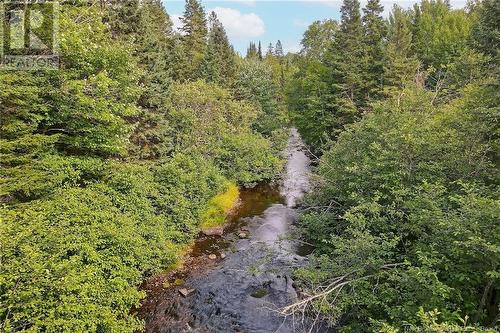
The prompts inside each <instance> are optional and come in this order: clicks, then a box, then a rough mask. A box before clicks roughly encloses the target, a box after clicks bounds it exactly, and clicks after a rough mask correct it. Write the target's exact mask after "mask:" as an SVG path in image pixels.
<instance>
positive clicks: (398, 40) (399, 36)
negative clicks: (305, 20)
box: [384, 5, 418, 96]
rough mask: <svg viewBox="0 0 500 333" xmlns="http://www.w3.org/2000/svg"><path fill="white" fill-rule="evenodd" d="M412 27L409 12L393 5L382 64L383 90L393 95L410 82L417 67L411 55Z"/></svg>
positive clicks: (416, 62)
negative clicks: (383, 62)
mask: <svg viewBox="0 0 500 333" xmlns="http://www.w3.org/2000/svg"><path fill="white" fill-rule="evenodd" d="M411 47H412V29H411V16H410V14H409V13H408V12H407V11H405V10H404V9H402V8H401V7H399V6H397V5H395V6H394V8H393V10H392V12H391V15H390V17H389V33H388V44H387V51H386V59H385V66H384V72H385V74H384V92H385V94H386V95H388V96H392V95H395V94H396V93H397V92H399V91H401V89H403V88H404V86H405V84H407V83H408V82H410V81H411V80H412V79H413V78H414V76H415V74H416V71H417V69H418V61H417V60H416V59H415V58H414V57H413V56H412V55H411Z"/></svg>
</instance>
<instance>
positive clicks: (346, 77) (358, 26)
mask: <svg viewBox="0 0 500 333" xmlns="http://www.w3.org/2000/svg"><path fill="white" fill-rule="evenodd" d="M341 13H342V16H341V23H340V28H339V30H338V32H337V33H336V34H335V38H334V40H333V43H332V44H331V47H330V49H329V50H328V52H327V53H326V54H325V62H326V65H327V67H328V70H329V72H330V73H329V74H328V75H327V76H326V78H325V80H326V84H327V85H328V86H329V87H330V92H329V94H326V95H325V96H324V97H323V98H324V99H325V102H324V103H325V104H326V105H328V106H329V112H332V113H333V124H332V125H331V127H332V128H334V129H335V130H334V131H333V133H328V136H329V137H336V136H337V134H338V133H339V131H341V130H343V128H344V126H345V125H346V124H350V123H352V122H354V121H355V120H356V119H358V118H359V116H360V111H359V108H360V107H363V106H365V101H366V100H365V98H366V94H365V93H364V90H363V88H364V83H363V67H364V66H363V59H364V45H363V40H364V34H363V25H362V22H361V15H360V5H359V1H358V0H344V3H343V5H342V7H341Z"/></svg>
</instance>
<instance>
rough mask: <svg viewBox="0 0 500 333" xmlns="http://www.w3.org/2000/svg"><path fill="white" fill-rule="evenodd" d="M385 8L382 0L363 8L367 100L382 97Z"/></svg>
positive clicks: (370, 2)
mask: <svg viewBox="0 0 500 333" xmlns="http://www.w3.org/2000/svg"><path fill="white" fill-rule="evenodd" d="M383 11H384V7H383V6H382V5H381V4H380V0H369V1H368V3H367V4H366V7H365V8H363V13H364V16H363V27H364V34H365V36H364V37H365V39H364V44H365V47H366V50H365V59H364V61H365V64H364V65H365V68H364V71H365V72H364V83H365V90H366V91H365V94H366V96H367V99H368V100H370V99H377V98H379V97H380V96H381V92H382V82H383V74H384V63H383V61H384V59H383V58H384V39H385V36H386V33H387V28H386V25H385V22H384V19H383V18H382V12H383Z"/></svg>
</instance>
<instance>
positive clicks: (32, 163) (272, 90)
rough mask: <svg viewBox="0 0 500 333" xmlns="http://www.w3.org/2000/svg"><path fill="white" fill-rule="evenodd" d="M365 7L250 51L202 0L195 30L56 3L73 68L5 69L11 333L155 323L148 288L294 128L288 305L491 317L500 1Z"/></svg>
mask: <svg viewBox="0 0 500 333" xmlns="http://www.w3.org/2000/svg"><path fill="white" fill-rule="evenodd" d="M364 4H365V5H364V6H362V5H361V4H360V2H359V0H343V2H342V7H341V17H340V20H338V21H337V20H334V19H328V20H321V21H316V22H314V23H312V24H311V25H310V26H309V27H308V28H307V30H306V31H305V33H304V35H303V39H302V41H301V48H302V49H301V51H300V52H298V53H291V52H287V53H286V54H285V52H284V49H283V45H282V42H281V41H276V43H271V44H270V45H269V46H263V45H262V43H261V42H260V41H256V42H251V43H250V45H249V46H248V50H247V52H246V54H245V55H240V54H239V53H238V52H237V51H235V49H234V47H233V46H232V45H231V43H230V40H229V38H228V35H227V33H226V30H225V27H224V26H223V24H222V23H221V21H220V20H219V18H218V17H217V15H216V13H215V12H211V13H208V12H207V11H206V10H205V7H204V5H203V4H202V3H201V2H200V1H199V0H186V1H185V9H184V13H183V15H182V17H180V21H181V28H180V30H176V29H174V28H173V23H172V22H173V21H172V18H171V16H170V15H169V14H168V13H167V11H166V9H165V7H164V5H163V4H162V2H161V1H160V0H128V1H120V0H99V1H97V0H93V1H91V0H70V1H61V3H60V7H59V10H60V13H59V17H58V24H59V57H60V68H59V69H57V70H31V71H23V70H16V71H13V70H2V69H1V67H0V120H1V121H0V165H1V169H0V170H1V171H0V331H2V332H120V333H122V332H123V333H126V332H131V333H132V332H140V331H142V330H143V329H144V327H145V323H144V320H143V319H141V318H139V317H138V316H137V315H136V313H135V311H134V309H136V308H138V307H140V306H141V302H142V301H143V300H144V298H145V297H146V292H145V291H144V290H141V288H139V286H140V285H141V283H142V282H143V281H144V280H145V279H147V278H149V277H151V276H154V275H156V274H160V273H162V272H165V271H172V270H176V269H177V268H178V267H179V266H181V265H182V261H183V258H184V257H185V256H186V254H187V253H189V251H190V246H191V245H192V244H193V241H194V240H195V239H196V238H197V237H198V235H199V233H200V231H201V230H203V229H206V228H210V227H214V226H218V225H221V224H222V223H224V220H225V219H226V216H227V215H228V213H229V211H230V210H231V208H232V207H233V206H234V204H235V201H236V200H237V197H238V195H239V191H240V190H243V189H245V188H252V187H254V186H256V185H258V184H262V183H273V182H279V181H280V179H281V178H282V177H283V176H282V175H283V172H284V170H285V169H286V164H287V157H286V156H285V154H283V150H284V149H285V147H286V146H287V141H288V138H289V132H290V130H289V129H290V128H292V127H296V128H297V129H298V131H299V132H300V135H301V136H302V138H303V140H304V142H305V144H306V145H307V148H308V155H309V156H310V157H311V158H312V159H313V175H312V176H311V177H312V183H313V187H312V190H311V191H309V193H308V194H307V195H306V196H305V197H304V198H303V200H301V202H300V205H299V208H298V212H299V215H300V216H299V218H298V221H297V223H296V226H297V229H298V233H297V234H294V237H297V238H298V239H300V241H301V242H303V243H307V244H308V245H310V246H311V247H312V249H313V250H312V252H311V254H309V255H308V260H307V263H306V264H305V265H303V266H301V267H297V268H296V269H294V270H293V272H292V275H293V279H294V283H295V285H296V286H297V289H298V290H300V291H301V292H300V297H299V299H298V300H297V301H296V302H294V303H291V304H289V305H287V306H286V307H284V308H282V309H281V312H282V314H283V315H284V316H291V315H293V314H295V313H303V314H304V313H305V315H306V316H308V317H310V318H316V320H320V321H321V322H322V323H323V326H322V327H328V328H333V329H335V331H338V332H386V333H395V332H407V331H408V332H443V333H444V332H498V329H499V326H498V324H499V322H500V286H499V279H500V271H499V268H500V267H499V263H500V224H499V221H500V201H499V189H498V182H499V178H498V177H499V173H498V172H499V168H498V161H499V151H500V141H499V134H500V132H499V127H498V118H499V116H500V107H499V101H500V93H499V92H500V89H499V88H500V87H499V85H500V83H499V74H500V73H499V71H500V66H499V61H500V53H499V50H500V30H499V29H500V2H499V1H497V0H476V1H469V2H468V3H467V5H466V6H465V7H464V8H461V9H456V8H452V7H451V5H450V4H449V2H447V1H446V0H421V1H420V2H419V3H417V4H415V5H414V6H413V7H409V8H403V7H401V6H398V5H394V7H392V8H388V9H384V8H383V6H382V4H381V1H380V0H368V1H367V2H364ZM6 6H7V7H8V6H9V5H6ZM384 10H387V13H388V14H387V15H384ZM284 37H286V36H284ZM2 39H3V36H2ZM227 332H233V331H229V330H228V331H227ZM249 332H251V331H249ZM269 332H274V330H270V331H269ZM311 332H312V331H311ZM325 332H327V331H326V328H325Z"/></svg>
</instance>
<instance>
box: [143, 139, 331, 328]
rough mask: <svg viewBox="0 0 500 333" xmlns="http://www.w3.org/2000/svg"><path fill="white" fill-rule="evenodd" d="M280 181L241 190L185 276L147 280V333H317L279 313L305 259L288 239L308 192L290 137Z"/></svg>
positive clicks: (303, 159) (305, 164)
mask: <svg viewBox="0 0 500 333" xmlns="http://www.w3.org/2000/svg"><path fill="white" fill-rule="evenodd" d="M285 153H286V154H287V158H288V161H287V167H286V174H285V175H284V177H283V182H282V184H280V185H278V186H271V185H260V186H257V187H255V188H253V189H246V190H243V191H242V193H241V203H240V205H239V207H238V208H237V209H236V210H235V212H234V214H233V215H232V216H231V217H230V221H229V224H228V227H227V228H226V229H225V231H224V235H223V236H222V237H221V236H204V237H201V238H200V239H199V240H197V242H196V243H195V246H194V248H193V251H192V253H191V255H190V256H189V257H188V258H187V261H186V263H185V265H184V269H183V270H181V271H179V272H176V273H172V274H170V275H159V276H156V277H154V278H152V279H150V280H148V281H147V282H146V283H145V284H144V285H143V289H144V290H146V291H147V295H148V296H147V297H146V299H145V300H144V301H143V304H142V307H141V308H140V309H139V313H138V314H139V317H141V318H142V319H144V320H145V322H146V331H147V332H165V333H179V332H228V333H230V332H248V333H261V332H262V333H264V332H266V333H267V332H281V333H284V332H302V331H305V332H317V331H325V330H324V329H323V328H321V327H316V328H315V327H312V324H311V323H310V322H309V321H308V320H307V319H306V320H302V318H300V320H296V319H297V318H292V317H283V316H281V315H280V314H279V309H280V308H282V307H284V306H286V305H289V304H291V303H293V302H294V301H296V300H297V297H298V295H297V292H296V290H295V288H294V283H293V280H292V277H291V272H292V270H293V269H294V268H296V267H298V266H301V265H303V264H304V262H305V261H306V260H307V259H306V258H305V257H303V256H302V254H303V253H304V248H302V247H301V246H300V245H299V244H298V243H296V242H294V241H293V240H291V239H292V238H291V237H289V236H290V234H291V233H292V232H293V228H294V223H295V222H296V219H297V212H296V210H295V208H294V207H295V205H296V203H297V201H298V200H300V199H301V198H302V196H303V195H304V194H305V193H306V192H307V191H308V190H309V187H310V179H309V176H310V175H309V172H310V160H309V158H308V156H307V154H306V153H305V150H304V146H303V143H302V140H301V139H300V136H299V134H298V132H297V131H296V130H292V132H291V136H290V140H289V143H288V147H287V149H286V151H285Z"/></svg>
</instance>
